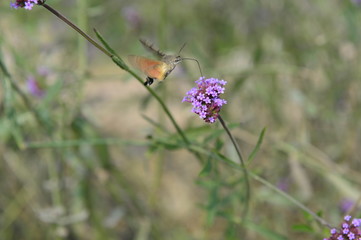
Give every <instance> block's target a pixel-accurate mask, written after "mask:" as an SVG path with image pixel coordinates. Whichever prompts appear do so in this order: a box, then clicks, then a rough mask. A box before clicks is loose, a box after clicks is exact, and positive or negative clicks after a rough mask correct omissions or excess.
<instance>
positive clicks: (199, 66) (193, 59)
mask: <svg viewBox="0 0 361 240" xmlns="http://www.w3.org/2000/svg"><path fill="white" fill-rule="evenodd" d="M184 46H185V44H184V45H183V47H184ZM183 47H182V48H183ZM182 48H181V50H182ZM182 60H192V61H196V62H197V64H198V68H199V72H200V73H201V77H203V73H202V69H201V65H200V64H199V62H198V60H197V59H195V58H182Z"/></svg>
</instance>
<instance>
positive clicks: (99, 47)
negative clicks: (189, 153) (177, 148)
mask: <svg viewBox="0 0 361 240" xmlns="http://www.w3.org/2000/svg"><path fill="white" fill-rule="evenodd" d="M39 5H41V6H43V7H45V8H46V9H47V10H49V11H50V12H51V13H53V14H54V15H55V16H57V17H58V18H60V19H61V20H62V21H64V22H65V23H66V24H68V25H69V26H70V27H71V28H73V29H74V30H75V31H77V32H78V33H79V34H80V35H82V36H83V37H84V38H85V39H86V40H88V41H89V42H90V43H91V44H92V45H94V46H95V47H96V48H98V49H99V50H100V51H102V52H103V53H104V54H106V55H107V56H108V57H111V58H112V59H113V60H114V58H115V56H114V55H113V54H112V53H110V52H109V51H108V50H106V49H105V48H103V47H102V46H101V45H100V44H98V43H97V42H96V41H95V40H94V39H93V38H91V37H90V36H89V35H88V34H86V33H85V32H83V31H82V30H81V29H80V28H79V27H77V26H76V25H75V24H74V23H72V22H71V21H70V20H69V19H67V18H66V17H65V16H64V15H62V14H61V13H59V12H58V11H56V10H55V9H54V8H52V7H50V6H49V5H47V4H46V3H40V4H39ZM123 67H124V66H123ZM123 69H124V70H125V71H127V72H128V73H130V74H131V75H132V76H133V77H135V78H136V79H137V80H138V81H140V82H141V83H142V85H143V80H142V79H141V78H140V77H139V76H138V75H137V74H136V73H135V72H133V71H132V70H130V69H129V68H123ZM145 87H146V89H147V90H148V91H149V92H150V94H151V95H152V96H153V97H155V99H156V100H157V101H158V102H159V103H160V105H161V106H162V108H163V110H164V112H165V113H166V115H167V116H168V117H169V119H170V121H171V122H172V124H173V125H174V127H175V128H176V130H177V132H178V133H179V135H180V136H181V138H182V139H183V141H184V142H185V144H186V145H187V146H189V145H190V141H189V140H188V139H187V137H186V136H185V135H184V133H183V131H182V130H181V128H180V127H179V126H178V124H177V122H176V121H175V120H174V118H173V116H172V114H171V113H170V111H169V110H168V108H167V106H166V105H165V104H164V102H163V101H162V99H161V98H160V97H159V96H158V95H157V94H156V93H155V92H154V91H153V89H151V88H149V87H148V86H145Z"/></svg>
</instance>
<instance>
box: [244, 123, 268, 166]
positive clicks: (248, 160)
mask: <svg viewBox="0 0 361 240" xmlns="http://www.w3.org/2000/svg"><path fill="white" fill-rule="evenodd" d="M265 132H266V128H263V129H262V132H261V134H260V135H259V137H258V141H257V144H256V146H255V147H254V149H253V150H252V152H251V154H250V155H249V157H248V159H247V164H249V163H250V162H252V160H253V159H254V157H255V156H256V154H257V152H258V151H259V148H260V147H261V144H262V142H263V137H264V134H265Z"/></svg>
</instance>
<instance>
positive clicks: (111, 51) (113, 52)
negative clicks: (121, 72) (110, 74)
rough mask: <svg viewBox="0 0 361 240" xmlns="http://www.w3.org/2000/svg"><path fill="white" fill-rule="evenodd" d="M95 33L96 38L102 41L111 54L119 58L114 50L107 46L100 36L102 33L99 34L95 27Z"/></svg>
mask: <svg viewBox="0 0 361 240" xmlns="http://www.w3.org/2000/svg"><path fill="white" fill-rule="evenodd" d="M93 30H94V32H95V34H96V35H97V37H98V39H99V40H100V41H101V42H102V44H103V46H104V47H105V48H106V49H107V50H108V51H109V52H110V53H111V54H113V55H115V56H117V57H118V58H120V57H119V56H118V55H117V54H116V52H115V51H114V50H113V49H112V48H111V47H110V46H109V44H108V43H107V42H106V41H105V40H104V38H103V37H102V35H100V33H99V32H98V30H96V29H95V28H94V29H93Z"/></svg>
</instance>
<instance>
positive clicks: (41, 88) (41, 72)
mask: <svg viewBox="0 0 361 240" xmlns="http://www.w3.org/2000/svg"><path fill="white" fill-rule="evenodd" d="M50 74H51V72H50V70H49V69H48V68H47V67H39V68H38V71H37V74H36V77H34V76H31V75H30V76H28V77H27V79H26V87H27V89H28V92H29V93H30V94H31V95H33V96H35V97H38V98H42V97H44V96H45V94H46V88H47V84H46V82H47V79H48V78H49V75H50Z"/></svg>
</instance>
